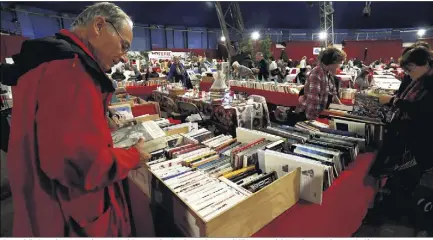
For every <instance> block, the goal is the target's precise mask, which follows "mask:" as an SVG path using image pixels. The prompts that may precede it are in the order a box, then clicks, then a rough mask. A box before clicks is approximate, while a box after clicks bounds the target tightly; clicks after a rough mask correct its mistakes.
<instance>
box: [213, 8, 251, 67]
mask: <svg viewBox="0 0 433 240" xmlns="http://www.w3.org/2000/svg"><path fill="white" fill-rule="evenodd" d="M214 3H215V8H216V12H217V15H218V20H219V22H220V26H221V31H222V36H224V38H225V45H226V46H227V51H228V52H229V54H228V55H229V61H230V59H231V56H234V55H236V54H237V53H239V52H240V49H239V48H237V49H235V48H234V47H233V46H232V44H231V42H232V41H231V37H233V38H234V39H236V41H237V42H241V41H242V39H243V34H244V20H243V18H242V13H241V9H240V7H239V3H238V2H214ZM227 4H228V6H227Z"/></svg>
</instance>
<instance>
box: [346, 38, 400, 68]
mask: <svg viewBox="0 0 433 240" xmlns="http://www.w3.org/2000/svg"><path fill="white" fill-rule="evenodd" d="M402 46H403V41H402V40H364V41H346V45H345V46H344V48H343V50H344V51H345V52H346V54H347V58H348V59H350V58H354V57H357V58H358V59H360V60H364V51H365V48H367V49H368V52H367V58H366V59H365V62H366V63H371V62H372V61H375V60H378V59H379V58H382V59H383V60H384V61H388V60H389V59H390V58H391V57H393V58H394V59H398V58H399V57H400V55H401V49H402Z"/></svg>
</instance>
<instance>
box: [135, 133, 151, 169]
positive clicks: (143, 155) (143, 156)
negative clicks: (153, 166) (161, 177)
mask: <svg viewBox="0 0 433 240" xmlns="http://www.w3.org/2000/svg"><path fill="white" fill-rule="evenodd" d="M134 147H135V148H136V149H137V151H138V152H139V153H140V162H141V164H145V163H147V162H148V161H149V160H150V158H151V157H152V156H151V155H150V154H149V153H147V152H145V151H144V139H143V138H140V140H138V142H137V144H135V145H134Z"/></svg>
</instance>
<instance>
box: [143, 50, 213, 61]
mask: <svg viewBox="0 0 433 240" xmlns="http://www.w3.org/2000/svg"><path fill="white" fill-rule="evenodd" d="M152 50H153V51H172V52H193V53H195V54H197V55H199V56H204V55H206V58H208V59H212V58H217V56H218V53H217V50H216V49H188V48H171V49H168V48H152ZM205 53H206V54H205Z"/></svg>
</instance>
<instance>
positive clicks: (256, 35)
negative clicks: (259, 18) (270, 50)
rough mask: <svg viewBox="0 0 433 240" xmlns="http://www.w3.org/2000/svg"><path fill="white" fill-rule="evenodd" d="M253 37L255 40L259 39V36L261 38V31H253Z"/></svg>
mask: <svg viewBox="0 0 433 240" xmlns="http://www.w3.org/2000/svg"><path fill="white" fill-rule="evenodd" d="M251 38H252V39H253V40H257V39H259V38H260V33H259V32H253V33H252V34H251Z"/></svg>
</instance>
